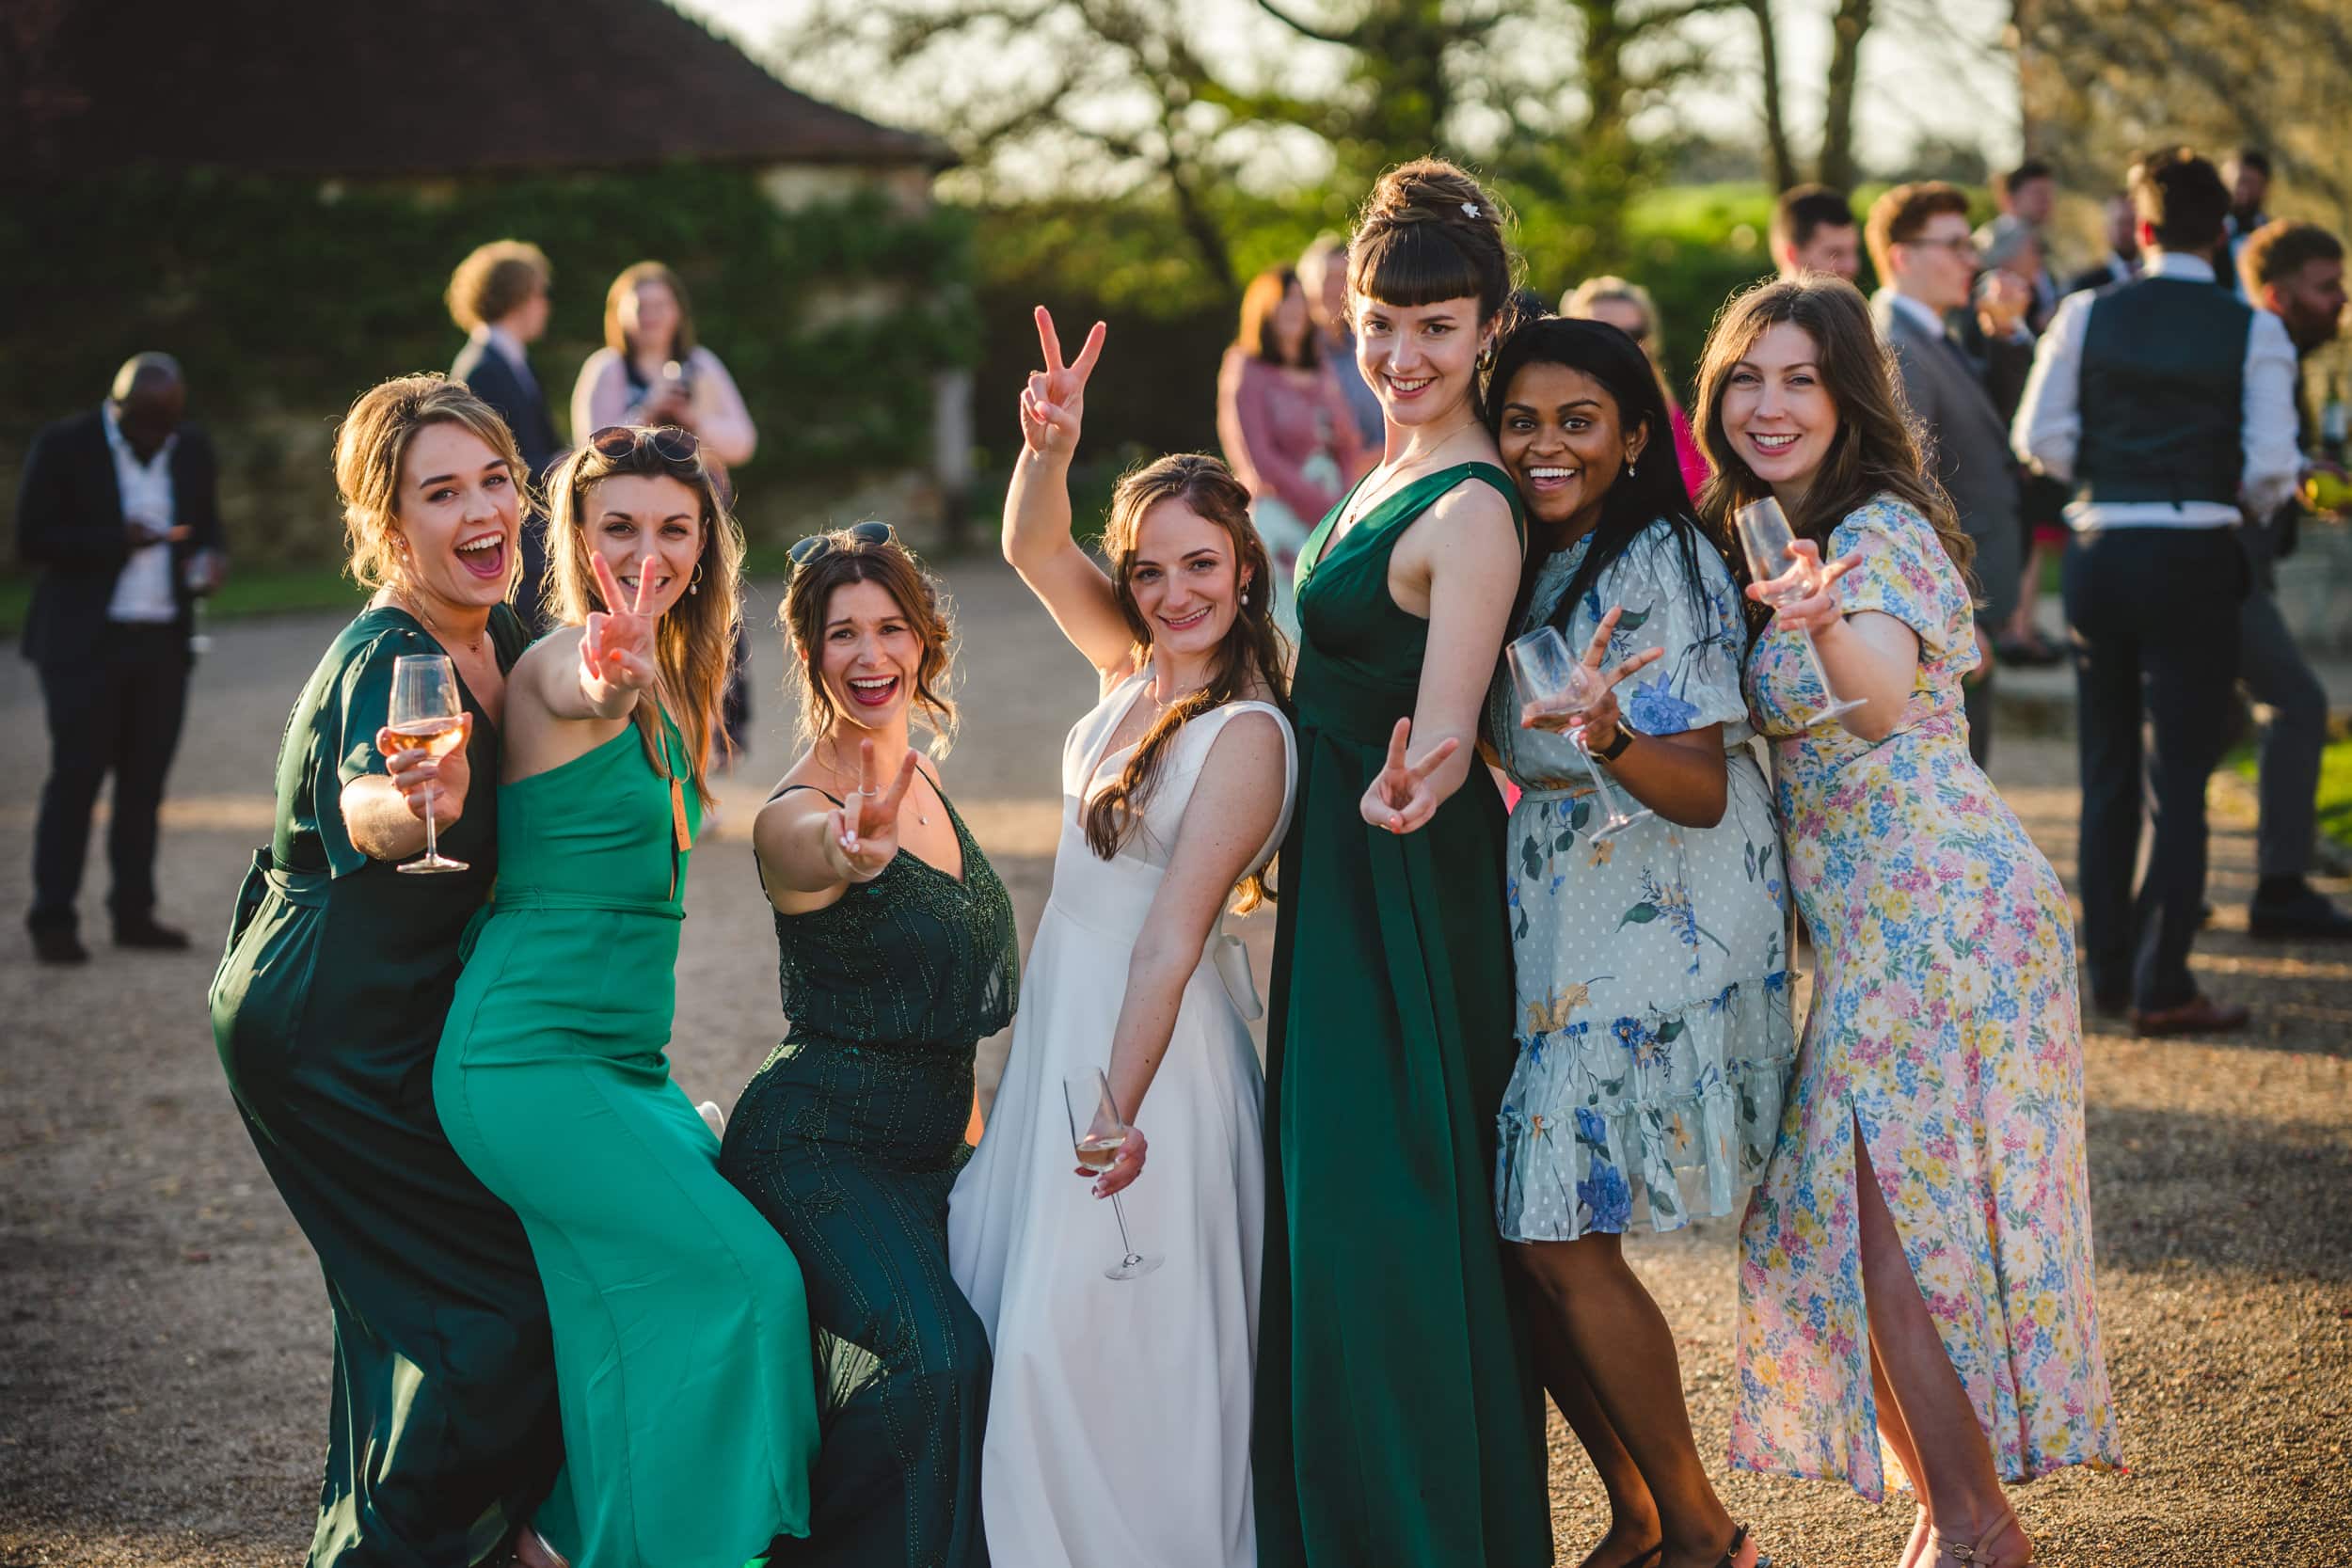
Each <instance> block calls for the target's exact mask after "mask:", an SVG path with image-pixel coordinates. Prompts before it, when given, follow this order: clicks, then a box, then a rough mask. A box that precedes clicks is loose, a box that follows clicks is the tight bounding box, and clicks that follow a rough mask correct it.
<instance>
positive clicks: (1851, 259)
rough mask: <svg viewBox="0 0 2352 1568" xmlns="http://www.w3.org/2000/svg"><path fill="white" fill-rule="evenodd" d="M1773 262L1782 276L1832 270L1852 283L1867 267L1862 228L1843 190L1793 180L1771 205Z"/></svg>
mask: <svg viewBox="0 0 2352 1568" xmlns="http://www.w3.org/2000/svg"><path fill="white" fill-rule="evenodd" d="M1770 243H1771V245H1772V264H1773V265H1774V266H1776V267H1778V268H1779V269H1780V276H1781V277H1802V276H1803V275H1804V274H1805V273H1808V272H1820V273H1827V274H1828V275H1829V276H1831V277H1842V278H1844V279H1845V280H1846V281H1847V282H1849V283H1851V282H1852V281H1853V280H1854V278H1855V277H1858V276H1860V274H1861V272H1862V227H1861V225H1859V224H1858V223H1856V222H1855V221H1854V215H1853V205H1852V203H1851V202H1850V201H1848V200H1847V198H1846V193H1845V192H1843V191H1837V190H1832V189H1830V187H1829V186H1827V185H1792V186H1790V187H1789V188H1788V189H1787V190H1785V191H1783V192H1781V193H1780V199H1779V200H1778V201H1776V202H1774V203H1773V204H1772V238H1771V242H1770Z"/></svg>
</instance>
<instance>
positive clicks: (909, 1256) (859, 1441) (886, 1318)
mask: <svg viewBox="0 0 2352 1568" xmlns="http://www.w3.org/2000/svg"><path fill="white" fill-rule="evenodd" d="M794 553H795V557H796V560H797V561H798V562H799V567H798V571H797V572H796V575H795V578H794V580H793V583H792V587H791V591H790V594H789V595H788V596H787V599H786V601H785V617H786V621H787V625H788V626H789V627H790V630H791V635H792V643H793V648H794V651H795V653H796V654H797V655H798V656H800V668H801V673H802V698H803V728H804V730H805V731H806V732H807V734H808V736H809V737H810V739H811V741H812V745H811V747H810V749H809V751H808V752H806V753H805V754H804V755H803V757H802V758H801V760H800V761H799V762H798V763H796V764H795V765H794V766H793V768H792V769H791V771H789V772H788V773H787V774H786V775H785V779H784V783H783V785H782V786H781V787H780V788H779V789H778V790H777V792H776V794H775V796H774V797H773V798H772V799H771V800H770V801H769V803H768V805H767V806H766V808H765V809H763V810H762V811H761V812H760V814H759V818H758V820H757V822H756V823H755V826H754V829H753V838H754V844H755V847H756V849H757V851H758V858H759V872H760V880H761V883H762V884H763V886H765V888H766V889H767V892H768V896H769V898H770V900H771V902H772V903H773V905H774V907H775V922H776V945H777V947H778V949H779V951H780V955H781V958H780V961H779V966H778V972H779V979H780V982H781V985H782V989H783V992H784V1009H785V1013H786V1015H787V1019H788V1021H789V1030H788V1033H787V1036H786V1038H785V1041H784V1043H783V1044H782V1045H781V1046H779V1047H778V1048H777V1049H776V1051H775V1052H774V1053H773V1054H771V1056H770V1057H769V1058H768V1061H767V1064H766V1065H765V1066H763V1067H762V1068H761V1069H759V1072H758V1074H757V1075H756V1076H755V1077H754V1078H753V1079H752V1081H751V1083H750V1084H749V1085H747V1086H746V1087H745V1088H744V1090H743V1095H742V1098H741V1099H740V1100H739V1101H738V1102H737V1104H736V1107H735V1115H734V1117H733V1118H732V1119H731V1120H730V1122H729V1123H728V1126H727V1132H726V1140H725V1146H724V1148H723V1151H722V1153H721V1156H720V1168H721V1170H723V1172H724V1173H725V1175H726V1177H727V1179H728V1180H731V1181H733V1182H734V1183H735V1184H736V1185H737V1186H738V1187H739V1188H741V1189H742V1190H743V1192H744V1194H745V1196H748V1197H750V1198H751V1200H752V1202H753V1203H754V1204H755V1205H757V1206H758V1208H759V1210H760V1212H763V1213H765V1214H766V1215H767V1216H768V1219H769V1221H770V1222H771V1224H773V1225H774V1226H775V1227H776V1229H777V1230H778V1231H779V1232H781V1233H782V1234H783V1236H784V1239H785V1240H786V1241H787V1242H788V1243H791V1247H792V1252H793V1255H794V1256H795V1257H797V1258H798V1259H800V1264H801V1273H802V1276H803V1281H804V1282H805V1285H806V1289H807V1292H808V1312H809V1318H810V1321H811V1322H812V1323H814V1324H815V1325H816V1327H817V1340H818V1383H819V1396H820V1398H819V1404H820V1409H819V1417H818V1418H819V1421H820V1423H821V1431H822V1437H823V1441H822V1447H821V1448H820V1449H819V1451H818V1460H817V1469H816V1473H815V1475H814V1476H813V1477H812V1478H811V1481H810V1485H809V1493H810V1510H811V1517H810V1520H809V1531H808V1537H807V1539H806V1540H804V1541H779V1542H777V1543H776V1545H775V1548H774V1552H773V1556H772V1557H771V1562H772V1563H773V1564H774V1565H775V1568H787V1565H789V1568H801V1565H813V1564H827V1565H833V1568H985V1565H986V1563H987V1562H988V1543H987V1537H986V1535H985V1534H984V1533H983V1531H982V1529H981V1525H980V1487H979V1469H980V1438H981V1433H982V1429H983V1425H984V1423H985V1421H986V1418H987V1413H988V1386H989V1371H990V1362H989V1351H988V1335H987V1331H986V1329H985V1328H984V1327H983V1326H982V1325H981V1323H980V1320H979V1317H978V1315H977V1313H975V1312H974V1311H973V1309H972V1304H971V1303H970V1302H968V1301H966V1300H965V1299H964V1296H963V1292H962V1291H960V1290H958V1289H957V1288H956V1284H955V1281H954V1280H953V1279H952V1278H951V1277H950V1276H949V1275H948V1272H947V1193H948V1189H949V1188H950V1187H951V1186H952V1185H953V1184H954V1181H955V1177H956V1173H957V1171H959V1170H960V1169H961V1168H962V1165H963V1162H964V1161H965V1160H966V1159H967V1158H968V1157H969V1156H970V1153H971V1150H970V1148H969V1147H968V1146H967V1145H966V1144H965V1142H964V1132H965V1128H966V1125H967V1118H968V1116H969V1113H970V1111H971V1108H972V1088H973V1081H972V1059H973V1048H974V1047H975V1046H976V1045H977V1044H978V1043H979V1041H980V1040H982V1039H984V1038H986V1037H988V1036H990V1035H993V1034H994V1033H995V1032H996V1031H997V1030H999V1029H1002V1028H1003V1027H1005V1025H1006V1024H1008V1023H1009V1022H1012V1012H1013V1005H1014V1003H1015V1002H1016V1001H1017V1000H1018V998H1019V994H1020V988H1019V953H1020V950H1019V946H1018V939H1017V937H1016V935H1015V930H1014V926H1013V918H1012V901H1011V899H1010V898H1009V897H1008V896H1007V895H1006V893H1005V887H1004V884H1003V882H1001V881H999V880H998V879H997V877H996V873H995V871H994V870H993V868H992V867H991V866H990V865H989V863H988V860H987V858H986V857H985V856H983V855H982V854H981V853H980V847H979V845H978V844H977V843H976V842H974V840H973V838H972V835H971V833H970V832H967V831H966V830H965V828H964V825H963V820H962V818H961V817H960V816H957V815H956V811H955V808H954V807H953V806H951V805H949V804H948V803H947V798H946V796H945V795H943V794H942V793H941V792H940V789H939V784H938V780H937V777H936V775H935V774H933V773H932V772H931V771H930V768H928V767H926V766H925V765H923V764H921V763H919V762H918V761H917V760H916V758H915V754H914V751H913V750H912V748H911V747H910V746H909V743H908V719H909V715H910V713H911V712H912V711H914V710H915V709H917V708H920V709H922V710H923V712H924V715H925V717H926V719H927V720H928V721H929V722H930V725H931V727H932V728H933V730H934V732H935V733H939V734H945V733H946V731H947V730H948V729H949V728H950V727H951V726H952V724H953V721H954V710H953V708H952V707H951V706H949V705H948V704H947V703H946V700H945V699H944V698H943V697H942V696H941V695H940V691H941V689H942V687H943V685H944V683H945V680H946V671H947V640H948V628H947V625H946V619H945V617H944V616H943V614H942V613H941V611H940V609H939V600H938V595H937V591H936V589H935V587H934V586H933V584H932V583H931V582H930V579H929V578H928V577H926V576H925V575H924V574H923V572H922V570H921V568H920V567H918V566H917V565H916V564H915V563H914V558H913V557H912V556H910V555H908V554H907V553H906V552H905V551H904V550H903V549H901V548H900V547H899V546H898V543H897V542H896V540H894V539H892V538H890V537H889V535H888V533H887V531H885V530H883V529H882V526H881V525H879V524H870V523H869V524H861V525H859V528H858V529H857V530H855V531H844V532H839V533H831V534H820V535H818V536H816V537H815V538H813V539H811V540H808V541H806V542H804V543H803V546H801V547H800V548H798V549H797V550H796V551H795V552H794ZM853 683H854V684H853ZM1007 1568H1012V1565H1007Z"/></svg>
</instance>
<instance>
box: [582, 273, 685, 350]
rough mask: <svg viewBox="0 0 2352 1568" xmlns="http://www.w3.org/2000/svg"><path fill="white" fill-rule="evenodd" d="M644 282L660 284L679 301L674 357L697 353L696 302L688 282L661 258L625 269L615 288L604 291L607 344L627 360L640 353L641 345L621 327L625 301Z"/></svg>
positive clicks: (613, 283) (605, 344) (613, 286)
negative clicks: (695, 349) (689, 297)
mask: <svg viewBox="0 0 2352 1568" xmlns="http://www.w3.org/2000/svg"><path fill="white" fill-rule="evenodd" d="M640 283H659V284H660V285H661V286H662V287H663V288H665V289H667V290H669V291H670V297H671V298H672V299H674V300H675V301H676V302H677V336H676V338H675V339H674V340H672V341H671V343H670V357H671V358H673V359H677V360H683V359H685V358H686V356H689V355H691V354H692V353H693V352H694V306H693V302H692V301H691V300H690V299H688V298H687V296H686V284H685V282H684V281H683V280H682V279H680V278H679V277H678V275H677V274H676V273H674V272H672V271H671V270H670V269H669V268H668V267H666V266H664V265H662V264H661V263H660V261H640V262H638V263H637V264H636V265H635V266H632V267H627V268H624V269H623V270H622V273H621V276H620V277H616V278H614V279H613V280H612V287H611V288H610V289H607V290H606V291H605V292H604V346H605V347H607V348H609V349H611V350H612V352H613V353H615V354H617V355H619V356H621V357H622V358H624V359H634V358H635V357H636V356H637V345H636V344H635V343H633V342H631V341H629V337H628V332H627V331H626V330H624V329H623V328H622V326H621V302H622V301H623V300H625V299H627V298H628V296H629V295H631V294H633V293H636V292H637V285H639V284H640Z"/></svg>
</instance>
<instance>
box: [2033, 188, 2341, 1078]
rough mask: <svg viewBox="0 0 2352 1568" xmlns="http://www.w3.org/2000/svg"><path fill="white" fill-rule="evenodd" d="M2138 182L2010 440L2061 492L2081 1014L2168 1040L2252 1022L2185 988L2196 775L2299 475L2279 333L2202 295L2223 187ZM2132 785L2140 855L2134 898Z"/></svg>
mask: <svg viewBox="0 0 2352 1568" xmlns="http://www.w3.org/2000/svg"><path fill="white" fill-rule="evenodd" d="M2131 185H2132V200H2133V203H2134V205H2135V206H2136V207H2137V210H2138V213H2139V224H2140V230H2139V237H2140V247H2141V249H2142V250H2143V251H2144V252H2146V253H2147V257H2148V262H2147V272H2146V275H2145V276H2144V277H2138V278H2136V279H2134V280H2133V281H2131V282H2129V283H2122V284H2118V285H2117V286H2116V287H2114V288H2112V289H2105V290H2101V291H2099V292H2097V293H2083V294H2074V295H2072V296H2070V297H2069V298H2068V299H2067V300H2066V301H2065V302H2064V303H2063V304H2061V305H2060V306H2059V307H2058V316H2057V318H2056V319H2055V320H2054V321H2052V322H2051V324H2050V330H2049V331H2048V332H2047V333H2045V334H2044V335H2043V337H2042V344H2041V347H2040V349H2039V351H2038V352H2037V354H2036V356H2035V359H2034V366H2033V373H2032V376H2031V378H2030V379H2029V380H2028V381H2027V383H2026V392H2025V397H2024V399H2023V400H2022V402H2021V403H2020V404H2019V405H2018V409H2017V418H2016V420H2015V422H2014V424H2013V425H2012V426H2011V429H2010V441H2011V444H2012V446H2013V447H2014V449H2015V451H2016V452H2017V455H2018V456H2019V457H2020V458H2021V459H2023V460H2024V461H2026V463H2028V464H2030V465H2032V466H2034V467H2038V468H2040V469H2041V470H2042V472H2044V473H2047V474H2049V475H2050V476H2051V477H2052V478H2054V479H2057V480H2059V481H2061V482H2065V483H2072V484H2073V485H2074V493H2075V498H2076V499H2074V501H2073V502H2072V503H2071V504H2069V505H2068V507H2067V508H2066V519H2067V522H2068V523H2069V524H2070V525H2071V526H2072V527H2073V529H2074V541H2073V543H2072V544H2071V545H2070V546H2068V548H2067V555H2066V565H2065V595H2066V619H2067V622H2068V624H2069V625H2070V626H2072V627H2073V629H2074V638H2075V662H2074V669H2075V686H2076V690H2077V693H2078V699H2077V714H2076V720H2075V722H2076V725H2077V735H2078V738H2079V746H2080V750H2081V755H2082V781H2083V795H2082V840H2081V843H2082V850H2081V881H2082V895H2083V946H2084V962H2085V966H2086V967H2087V968H2088V969H2089V970H2090V989H2091V998H2092V1001H2093V1003H2094V1004H2095V1005H2096V1006H2098V1007H2100V1008H2101V1009H2102V1010H2103V1011H2106V1012H2109V1013H2120V1012H2122V1011H2123V1010H2124V1009H2126V1008H2127V1007H2128V1008H2129V1009H2130V1012H2131V1017H2132V1021H2133V1024H2134V1026H2135V1027H2136V1028H2137V1030H2138V1031H2139V1032H2140V1033H2141V1034H2145V1035H2171V1034H2184V1033H2190V1032H2197V1031H2211V1030H2225V1029H2234V1028H2237V1027H2240V1026H2241V1025H2243V1024H2244V1023H2245V1022H2246V1021H2247V1010H2246V1009H2245V1008H2244V1007H2243V1006H2223V1005H2220V1004H2217V1003H2216V1002H2214V1001H2212V1000H2211V999H2209V998H2207V997H2205V996H2204V995H2202V994H2201V993H2200V992H2199V990H2198V989H2197V981H2196V978H2195V977H2194V976H2193V975H2192V974H2190V973H2189V967H2188V953H2189V948H2190V947H2191V946H2192V945H2193V944H2194V943H2195V942H2196V939H2197V929H2198V927H2199V926H2200V925H2201V924H2202V923H2203V919H2204V912H2203V907H2204V897H2205V781H2206V779H2207V777H2208V776H2209V775H2210V774H2211V773H2212V772H2213V769H2214V767H2215V765H2216V764H2217V763H2218V762H2219V761H2220V760H2221V753H2222V749H2223V748H2224V746H2226V745H2227V744H2228V739H2229V710H2230V699H2231V692H2232V689H2233V686H2234V684H2235V682H2236V680H2237V673H2238V652H2239V643H2240V631H2239V626H2240V620H2241V613H2242V609H2241V600H2243V598H2244V597H2245V594H2246V589H2247V584H2248V575H2249V574H2248V570H2247V564H2246V557H2245V554H2244V551H2243V550H2242V549H2241V547H2240V546H2239V544H2238V541H2237V536H2236V535H2237V525H2238V523H2239V521H2240V520H2241V517H2242V516H2243V515H2254V516H2265V515H2268V514H2269V513H2270V512H2271V511H2272V510H2273V509H2275V508H2276V507H2277V506H2278V505H2279V503H2280V502H2281V501H2283V500H2284V499H2287V495H2288V493H2289V492H2290V491H2291V490H2292V489H2293V488H2294V486H2295V481H2296V475H2297V474H2298V473H2299V472H2300V471H2301V467H2302V459H2301V457H2300V455H2299V454H2298V453H2297V452H2296V446H2295V391H2294V382H2295V345H2294V344H2293V343H2292V342H2291V341H2289V339H2288V337H2287V333H2286V328H2285V327H2284V326H2283V325H2281V324H2280V320H2279V318H2278V317H2276V316H2273V315H2269V314H2267V313H2265V312H2262V311H2257V310H2254V309H2251V308H2249V306H2248V305H2246V303H2245V302H2244V301H2242V300H2240V299H2239V298H2238V297H2237V296H2236V295H2235V294H2234V293H2232V292H2230V291H2228V290H2225V289H2217V288H2215V287H2213V283H2214V273H2213V263H2212V262H2211V261H2208V260H2207V258H2208V257H2210V256H2212V255H2213V253H2214V249H2215V247H2216V246H2217V245H2219V244H2220V243H2221V236H2222V226H2223V222H2224V220H2225V219H2226V218H2227V216H2228V214H2229V208H2230V193H2229V188H2228V187H2227V186H2225V185H2223V184H2222V182H2221V176H2220V175H2219V174H2218V173H2217V171H2216V170H2215V168H2214V166H2213V165H2212V164H2210V163H2208V162H2206V161H2205V160H2204V159H2202V158H2201V157H2199V156H2197V154H2196V153H2195V152H2193V151H2191V150H2189V149H2187V148H2185V147H2184V148H2174V149H2170V150H2166V151H2163V152H2158V153H2152V154H2151V155H2149V157H2147V158H2146V159H2144V160H2143V161H2142V162H2141V163H2139V164H2137V165H2136V166H2134V167H2133V170H2132V180H2131ZM2143 717H2144V718H2145V721H2146V722H2147V724H2148V726H2149V734H2150V736H2151V738H2152V745H2151V746H2150V748H2149V749H2148V750H2147V752H2146V755H2145V763H2146V767H2145V769H2144V772H2143V768H2142V760H2143V754H2142V744H2141V726H2142V721H2143ZM2143 789H2144V791H2145V795H2146V799H2147V801H2148V805H2149V810H2150V814H2151V815H2152V816H2153V821H2154V843H2153V847H2151V849H2150V852H2149V858H2148V870H2147V873H2146V876H2145V878H2144V879H2142V881H2141V882H2140V885H2139V890H2138V894H2137V898H2135V896H2134V894H2133V867H2134V865H2135V864H2136V863H2137V860H2138V849H2139V836H2140V814H2141V802H2142V795H2143Z"/></svg>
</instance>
